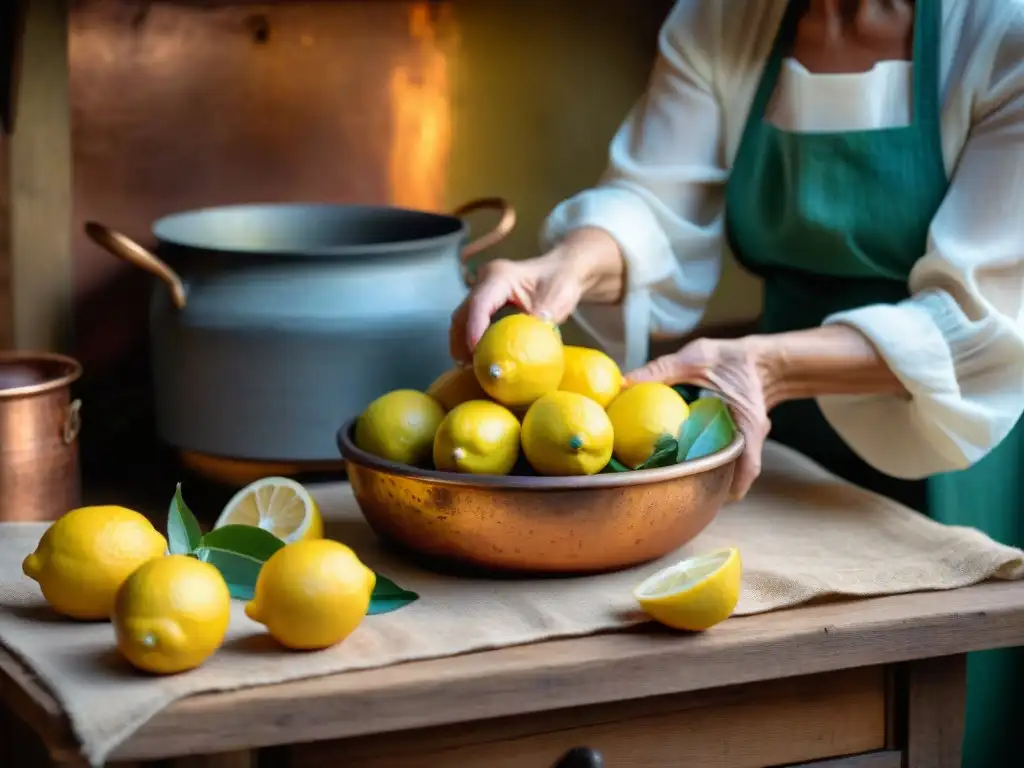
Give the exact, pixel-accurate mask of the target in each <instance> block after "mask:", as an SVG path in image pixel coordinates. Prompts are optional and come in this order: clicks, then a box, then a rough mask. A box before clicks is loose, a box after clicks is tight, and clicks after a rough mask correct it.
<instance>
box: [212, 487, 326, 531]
mask: <svg viewBox="0 0 1024 768" xmlns="http://www.w3.org/2000/svg"><path fill="white" fill-rule="evenodd" d="M225 525H254V526H256V527H258V528H262V529H263V530H265V531H270V532H271V533H272V534H274V535H275V536H277V538H279V539H281V540H282V541H283V542H284V543H285V544H291V543H292V542H295V541H300V540H303V539H322V538H323V535H324V523H323V518H322V517H320V508H319V507H318V506H317V505H316V501H314V500H313V497H312V496H310V495H309V491H307V490H306V489H305V488H303V487H302V485H300V484H299V483H297V482H295V481H294V480H291V479H289V478H287V477H264V478H263V479H261V480H256V481H255V482H252V483H249V485H247V486H245V488H243V489H242V490H240V491H239V492H238V493H236V494H235V495H234V496H232V497H231V501H229V502H228V503H227V504H226V505H225V507H224V511H223V512H221V513H220V517H218V518H217V522H216V523H215V524H214V526H213V527H214V528H221V527H222V526H225Z"/></svg>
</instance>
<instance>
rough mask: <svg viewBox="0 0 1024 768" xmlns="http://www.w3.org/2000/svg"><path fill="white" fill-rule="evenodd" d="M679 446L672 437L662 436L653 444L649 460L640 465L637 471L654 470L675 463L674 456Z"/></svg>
mask: <svg viewBox="0 0 1024 768" xmlns="http://www.w3.org/2000/svg"><path fill="white" fill-rule="evenodd" d="M678 451H679V445H678V443H677V442H676V439H675V438H674V437H672V435H662V436H661V437H659V438H658V441H657V442H656V443H655V444H654V452H653V453H652V454H651V456H650V458H649V459H647V461H645V462H644V463H643V464H641V465H640V466H639V467H637V469H655V468H657V467H668V466H671V465H672V464H675V463H676V454H677V453H678Z"/></svg>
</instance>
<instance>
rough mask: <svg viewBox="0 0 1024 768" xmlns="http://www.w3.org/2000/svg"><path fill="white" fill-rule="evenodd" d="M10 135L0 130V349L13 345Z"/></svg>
mask: <svg viewBox="0 0 1024 768" xmlns="http://www.w3.org/2000/svg"><path fill="white" fill-rule="evenodd" d="M10 149H11V141H10V136H8V135H7V134H6V133H4V132H3V131H0V350H2V349H10V348H11V347H12V346H13V345H14V296H13V295H12V291H11V216H10V213H11V207H10V163H9V162H8V156H9V153H10Z"/></svg>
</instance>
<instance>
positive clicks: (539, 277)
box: [449, 228, 624, 363]
mask: <svg viewBox="0 0 1024 768" xmlns="http://www.w3.org/2000/svg"><path fill="white" fill-rule="evenodd" d="M623 277H624V266H623V260H622V255H621V253H620V251H619V247H618V244H617V243H616V242H615V241H614V240H613V239H612V238H611V236H610V235H608V234H607V233H606V232H604V231H603V230H599V229H589V228H588V229H579V230H576V231H575V232H572V233H571V234H570V235H569V236H568V237H567V238H566V239H565V240H563V241H562V242H561V243H560V244H559V245H558V246H556V247H555V248H554V249H552V250H551V251H549V252H548V253H546V254H544V255H543V256H538V257H537V258H534V259H525V260H523V261H508V260H506V259H497V260H495V261H492V262H490V263H488V264H485V265H484V266H483V267H481V269H480V271H479V273H478V275H477V279H476V282H475V283H474V285H473V288H472V290H471V291H470V292H469V296H467V297H466V300H465V301H463V302H462V304H460V305H459V307H458V308H457V309H456V310H455V312H454V313H453V314H452V324H451V330H450V333H449V346H450V349H451V355H452V358H453V359H454V360H456V361H459V362H462V363H468V362H470V360H471V359H472V356H473V350H474V349H476V345H477V342H478V341H480V337H481V336H483V334H484V331H486V330H487V327H488V326H489V325H490V324H491V317H492V316H493V315H494V313H495V312H497V311H498V310H500V309H501V308H502V307H504V306H505V305H506V304H512V305H513V306H515V307H517V308H518V309H519V310H521V311H523V312H526V313H527V314H531V315H534V316H536V317H543V318H545V319H547V320H551V321H552V322H554V323H563V322H565V320H566V319H567V318H568V317H569V315H571V314H572V312H573V311H574V310H575V309H576V307H577V305H578V304H579V303H580V301H582V300H583V299H587V300H588V301H594V302H602V303H603V302H609V303H610V302H615V301H617V300H618V298H619V296H620V294H621V292H622V281H623Z"/></svg>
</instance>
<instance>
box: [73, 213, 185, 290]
mask: <svg viewBox="0 0 1024 768" xmlns="http://www.w3.org/2000/svg"><path fill="white" fill-rule="evenodd" d="M85 234H86V235H88V236H89V239H90V240H92V241H93V242H94V243H96V245H98V246H100V248H103V249H104V250H105V251H107V253H109V254H110V255H111V256H116V257H117V258H119V259H122V260H123V261H127V262H128V263H129V264H131V265H133V266H136V267H138V268H139V269H142V270H145V271H146V272H149V273H150V274H151V275H153V276H154V277H156V278H159V279H160V280H162V281H163V283H164V284H165V285H166V286H167V290H169V291H170V293H171V301H173V302H174V306H175V307H177V308H178V309H184V308H185V304H186V301H187V296H186V293H185V283H183V282H182V280H181V278H180V277H179V276H178V273H177V272H175V271H174V270H173V269H171V268H170V267H169V266H168V265H167V263H166V262H164V261H163V260H161V259H160V258H159V257H158V256H157V255H156V254H154V253H153V252H152V251H150V250H148V249H146V248H143V247H142V246H141V245H139V244H138V243H137V242H135V241H134V240H132V239H131V238H130V237H128V236H127V235H125V234H122V233H120V232H118V231H117V230H115V229H111V228H110V227H108V226H106V225H104V224H100V223H99V222H98V221H87V222H86V223H85Z"/></svg>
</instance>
